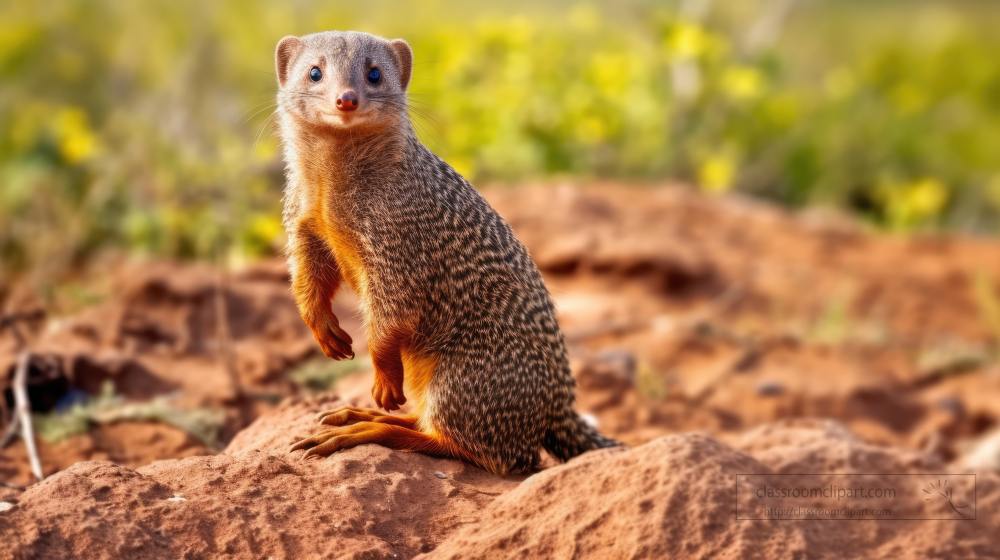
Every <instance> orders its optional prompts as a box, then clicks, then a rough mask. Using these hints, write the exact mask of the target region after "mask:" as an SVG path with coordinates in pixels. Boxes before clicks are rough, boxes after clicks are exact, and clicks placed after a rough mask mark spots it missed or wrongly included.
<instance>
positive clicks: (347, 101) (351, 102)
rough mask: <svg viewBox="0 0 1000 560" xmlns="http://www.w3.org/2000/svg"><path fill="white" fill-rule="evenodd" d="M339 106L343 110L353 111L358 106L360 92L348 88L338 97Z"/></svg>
mask: <svg viewBox="0 0 1000 560" xmlns="http://www.w3.org/2000/svg"><path fill="white" fill-rule="evenodd" d="M337 108H338V109H340V110H341V111H353V110H355V109H357V108H358V94H356V93H354V92H353V91H351V90H347V91H345V92H344V93H341V94H340V97H338V98H337Z"/></svg>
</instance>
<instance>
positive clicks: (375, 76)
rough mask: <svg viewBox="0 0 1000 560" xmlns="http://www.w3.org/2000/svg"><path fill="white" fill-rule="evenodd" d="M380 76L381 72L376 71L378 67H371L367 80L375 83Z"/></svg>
mask: <svg viewBox="0 0 1000 560" xmlns="http://www.w3.org/2000/svg"><path fill="white" fill-rule="evenodd" d="M381 78H382V74H381V73H380V72H379V71H378V68H372V69H371V71H370V72H368V81H369V82H371V83H373V84H377V83H378V81H379V80H380V79H381Z"/></svg>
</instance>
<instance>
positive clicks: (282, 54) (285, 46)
mask: <svg viewBox="0 0 1000 560" xmlns="http://www.w3.org/2000/svg"><path fill="white" fill-rule="evenodd" d="M302 46H303V45H302V40H301V39H299V38H298V37H295V36H294V35H289V36H287V37H285V38H283V39H282V40H280V41H278V48H277V49H275V50H274V69H275V71H276V72H277V74H278V84H279V85H280V86H281V87H285V84H286V83H288V68H289V67H290V66H291V65H292V63H293V62H295V59H297V58H298V57H299V54H300V53H301V52H302Z"/></svg>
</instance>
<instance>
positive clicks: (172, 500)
mask: <svg viewBox="0 0 1000 560" xmlns="http://www.w3.org/2000/svg"><path fill="white" fill-rule="evenodd" d="M167 501H168V502H186V501H187V498H182V497H181V495H180V494H174V497H173V498H167Z"/></svg>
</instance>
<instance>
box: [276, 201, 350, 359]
mask: <svg viewBox="0 0 1000 560" xmlns="http://www.w3.org/2000/svg"><path fill="white" fill-rule="evenodd" d="M315 230H316V226H315V224H314V223H312V222H311V221H307V220H303V221H301V222H300V223H299V224H298V227H297V233H296V237H297V238H298V239H297V240H296V241H297V242H296V243H295V244H294V245H290V255H289V261H290V262H291V264H292V266H291V270H292V293H293V294H294V295H295V301H296V303H297V304H298V306H299V310H300V312H301V314H302V319H303V320H304V321H305V322H306V325H308V326H309V330H311V331H312V333H313V337H315V338H316V342H318V343H319V346H320V348H322V349H323V353H324V354H326V356H327V357H328V358H333V359H334V360H343V359H353V358H354V351H353V350H351V344H352V343H353V342H354V341H353V340H351V336H350V335H349V334H347V332H345V331H344V329H342V328H340V320H339V319H337V316H336V315H335V314H334V313H333V297H334V296H335V295H337V290H338V289H339V288H340V283H341V282H342V281H343V277H342V275H341V273H340V267H339V266H338V265H337V261H336V260H335V259H334V257H333V253H332V252H331V251H330V247H329V246H328V245H327V244H326V242H324V241H323V239H321V238H320V237H319V236H318V235H317V234H316V233H315Z"/></svg>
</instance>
